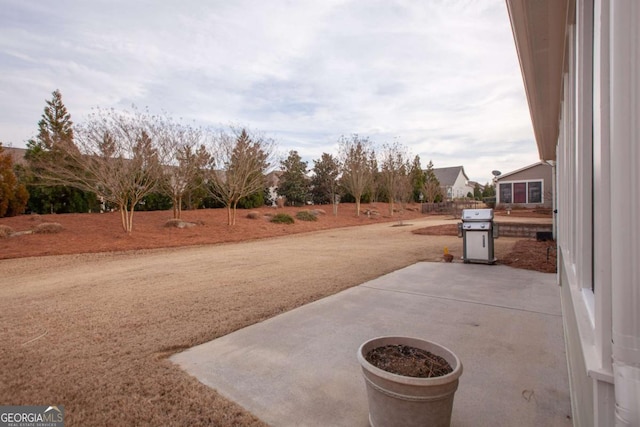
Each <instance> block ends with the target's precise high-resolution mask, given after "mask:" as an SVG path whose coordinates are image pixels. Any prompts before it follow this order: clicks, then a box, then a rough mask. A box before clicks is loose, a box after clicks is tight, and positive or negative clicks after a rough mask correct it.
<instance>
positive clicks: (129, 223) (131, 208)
mask: <svg viewBox="0 0 640 427" xmlns="http://www.w3.org/2000/svg"><path fill="white" fill-rule="evenodd" d="M135 207H136V203H135V202H134V201H132V202H131V207H130V209H129V220H128V224H127V233H129V234H131V232H132V231H133V212H134V211H135V209H134V208H135Z"/></svg>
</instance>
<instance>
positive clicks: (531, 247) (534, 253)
mask: <svg viewBox="0 0 640 427" xmlns="http://www.w3.org/2000/svg"><path fill="white" fill-rule="evenodd" d="M412 232H413V233H414V234H420V235H424V236H456V235H457V234H458V225H457V224H445V225H436V226H433V227H425V228H420V229H417V230H413V231H412ZM556 259H557V248H556V242H554V241H547V242H539V241H537V240H535V239H523V240H518V241H517V242H516V243H515V245H514V247H513V249H512V251H511V252H509V253H508V254H507V255H506V256H504V257H502V258H500V259H499V260H498V264H503V265H509V266H511V267H515V268H522V269H525V270H535V271H540V272H542V273H555V272H556Z"/></svg>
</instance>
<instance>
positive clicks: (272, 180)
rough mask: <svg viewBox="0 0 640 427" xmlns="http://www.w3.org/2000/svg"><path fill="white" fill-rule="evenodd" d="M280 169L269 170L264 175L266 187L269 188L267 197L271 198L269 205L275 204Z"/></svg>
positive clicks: (280, 173) (280, 174)
mask: <svg viewBox="0 0 640 427" xmlns="http://www.w3.org/2000/svg"><path fill="white" fill-rule="evenodd" d="M282 173H283V172H282V171H279V170H276V171H271V172H269V173H268V174H267V175H266V176H265V182H266V186H267V189H268V190H269V198H270V199H271V206H276V204H277V203H276V201H277V200H278V184H279V183H280V177H281V176H282Z"/></svg>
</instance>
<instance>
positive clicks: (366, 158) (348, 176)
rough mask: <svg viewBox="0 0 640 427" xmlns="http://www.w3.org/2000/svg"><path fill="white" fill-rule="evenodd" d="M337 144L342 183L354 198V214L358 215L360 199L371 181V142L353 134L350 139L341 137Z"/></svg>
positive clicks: (372, 153)
mask: <svg viewBox="0 0 640 427" xmlns="http://www.w3.org/2000/svg"><path fill="white" fill-rule="evenodd" d="M338 144H339V150H340V163H341V164H342V185H343V186H344V187H345V189H346V190H347V191H348V192H349V193H351V195H352V196H353V197H354V198H355V199H356V215H357V216H360V200H361V199H362V195H363V194H364V193H365V191H366V190H367V189H369V188H370V187H371V185H372V181H373V172H372V170H371V159H372V158H373V157H374V150H373V147H372V143H371V142H370V141H369V139H368V138H361V137H359V136H358V135H357V134H354V135H352V136H351V138H350V139H348V138H345V137H344V136H343V137H341V138H340V140H339V141H338Z"/></svg>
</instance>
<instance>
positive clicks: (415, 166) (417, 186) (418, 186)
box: [409, 155, 425, 202]
mask: <svg viewBox="0 0 640 427" xmlns="http://www.w3.org/2000/svg"><path fill="white" fill-rule="evenodd" d="M409 176H410V178H411V187H412V188H413V201H414V202H420V201H422V200H424V194H423V188H424V178H425V177H424V171H423V170H422V165H421V164H420V156H418V155H416V157H414V158H413V163H412V164H411V169H410V171H409ZM421 194H422V199H420V195H421Z"/></svg>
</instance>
